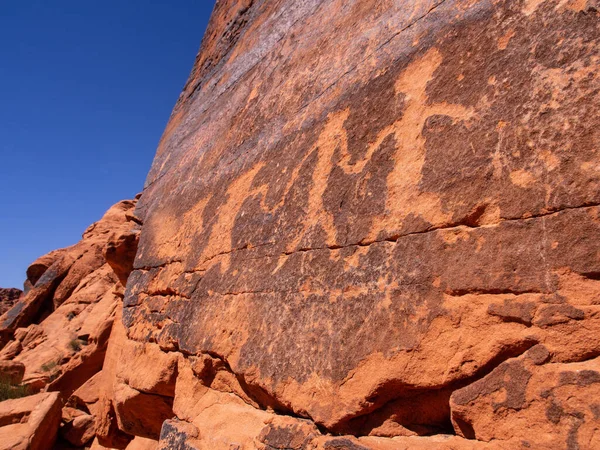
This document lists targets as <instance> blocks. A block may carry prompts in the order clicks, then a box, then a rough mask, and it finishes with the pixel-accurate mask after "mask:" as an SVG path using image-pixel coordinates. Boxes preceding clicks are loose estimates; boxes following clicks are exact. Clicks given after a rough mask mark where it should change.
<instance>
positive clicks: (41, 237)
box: [0, 0, 214, 287]
mask: <svg viewBox="0 0 600 450" xmlns="http://www.w3.org/2000/svg"><path fill="white" fill-rule="evenodd" d="M213 4H214V1H212V0H102V1H99V0H85V1H82V0H54V1H47V0H38V1H34V0H5V1H2V2H0V287H21V286H22V283H23V281H24V279H25V270H26V268H27V266H28V265H29V264H30V263H31V262H33V261H34V260H35V259H36V258H37V257H38V256H41V255H43V254H45V253H47V252H49V251H50V250H53V249H56V248H61V247H65V246H67V245H71V244H74V243H76V242H77V241H78V240H79V239H80V237H81V234H82V233H83V231H84V230H85V229H86V228H87V226H88V225H90V224H91V223H92V222H94V221H96V220H98V219H99V218H100V217H101V216H102V214H103V213H104V211H106V210H107V209H108V208H109V207H110V206H111V205H112V204H114V203H116V202H117V201H119V200H121V199H125V198H133V196H134V195H135V194H136V193H138V192H140V191H141V190H142V186H143V184H144V180H145V177H146V174H147V172H148V170H149V168H150V164H151V162H152V158H153V157H154V152H155V150H156V146H157V144H158V140H159V139H160V136H161V134H162V132H163V130H164V128H165V125H166V122H167V120H168V117H169V114H170V113H171V109H172V108H173V106H174V104H175V101H176V100H177V97H178V95H179V93H180V91H181V89H182V88H183V86H184V84H185V81H186V79H187V76H188V74H189V72H190V70H191V68H192V64H193V62H194V58H195V55H196V53H197V51H198V48H199V46H200V41H201V39H202V36H203V34H204V30H205V28H206V24H207V22H208V19H209V17H210V13H211V11H212V7H213Z"/></svg>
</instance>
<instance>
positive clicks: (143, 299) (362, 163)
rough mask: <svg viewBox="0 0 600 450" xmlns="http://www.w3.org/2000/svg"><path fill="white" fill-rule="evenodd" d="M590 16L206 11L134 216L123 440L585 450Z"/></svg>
mask: <svg viewBox="0 0 600 450" xmlns="http://www.w3.org/2000/svg"><path fill="white" fill-rule="evenodd" d="M598 6H599V5H598V2H597V1H595V0H588V1H586V0H547V1H543V0H510V1H509V0H445V1H444V0H422V1H385V0H384V1H381V0H377V1H374V0H373V1H371V0H365V1H345V0H344V1H342V0H328V1H322V0H303V1H296V0H294V1H292V0H280V1H275V0H271V1H269V0H263V1H260V0H256V1H252V0H238V1H234V0H224V1H219V2H217V5H216V8H215V11H214V13H213V17H212V19H211V23H210V25H209V27H208V30H207V32H206V36H205V38H204V41H203V44H202V48H201V51H200V53H199V54H198V57H197V59H196V64H195V66H194V69H193V71H192V74H191V76H190V79H189V81H188V83H187V85H186V87H185V89H184V91H183V93H182V95H181V97H180V99H179V101H178V103H177V105H176V107H175V109H174V111H173V114H172V116H171V120H170V122H169V124H168V126H167V129H166V131H165V133H164V136H163V138H162V140H161V143H160V146H159V149H158V151H157V155H156V159H155V161H154V164H153V166H152V170H151V172H150V175H149V177H148V181H147V185H146V188H145V191H144V195H143V197H142V198H141V200H140V202H139V204H138V206H137V210H136V211H137V215H138V216H139V217H140V218H141V219H142V220H143V222H144V225H143V227H142V232H141V236H140V243H139V249H138V252H137V256H136V260H135V264H134V271H133V272H132V274H131V276H130V277H129V280H128V283H127V291H126V294H125V300H124V312H123V321H124V325H125V327H126V332H127V335H128V338H129V340H130V341H129V343H128V344H127V346H126V347H124V349H126V348H127V347H131V350H126V351H127V354H128V355H131V357H128V358H121V359H120V360H121V361H127V364H126V367H124V368H121V369H118V370H117V372H118V373H120V374H121V375H120V379H121V380H122V385H120V386H119V388H118V390H117V391H116V392H117V393H118V394H116V398H117V400H116V403H117V404H116V408H115V410H116V412H117V416H118V417H119V416H121V422H120V427H121V429H126V430H128V432H130V433H133V434H136V435H138V436H143V437H156V433H157V425H158V422H159V420H160V419H161V418H162V417H164V416H167V415H168V414H169V408H170V407H171V400H170V399H172V405H173V406H172V408H173V412H174V413H175V415H176V417H177V418H176V419H174V420H169V421H167V422H164V424H163V425H162V435H161V436H162V438H161V444H160V445H161V446H162V447H161V448H176V446H177V445H181V447H177V448H230V447H229V446H233V447H234V448H309V447H310V446H317V447H319V446H320V447H321V448H331V449H333V448H361V449H362V448H403V446H404V447H406V448H418V446H423V447H424V448H431V447H430V446H432V445H434V446H437V447H438V448H461V447H464V448H475V447H477V446H482V445H484V446H486V447H485V448H488V447H494V448H496V447H500V448H518V447H520V446H524V447H527V446H529V447H533V448H567V447H568V448H593V447H594V446H595V445H597V443H596V441H595V440H596V439H597V436H598V432H599V431H600V419H599V415H598V410H597V407H596V406H595V401H592V398H594V392H595V389H596V386H598V382H599V381H600V379H597V377H599V376H600V372H598V371H597V369H598V368H597V364H598V362H597V360H596V359H595V358H596V357H598V355H600V340H599V339H598V336H599V333H600V309H599V308H600V296H599V294H600V276H599V274H600V257H599V256H600V239H599V237H600V206H599V205H600V156H599V154H598V148H599V146H598V144H599V140H600V127H599V125H600V123H599V120H598V117H600V111H599V108H600V101H599V100H600V98H599V89H600V81H599V79H598V72H599V70H598V69H599V57H600V45H599V44H600V39H599V38H600V18H599V13H598ZM131 342H136V343H137V344H136V345H138V346H140V348H139V349H136V350H133V348H134V346H133V344H131ZM142 347H144V350H142V349H141V348H142ZM159 350H160V351H161V352H162V356H160V352H159ZM528 352H533V353H528ZM136 355H140V356H136ZM150 355H152V356H150ZM175 355H179V356H178V358H179V359H178V362H177V370H175V369H173V368H172V364H173V361H175V360H176V358H175ZM528 355H530V356H528ZM137 357H139V358H142V360H146V358H151V359H149V360H151V361H152V363H149V364H148V367H156V377H155V378H152V379H151V377H150V376H149V375H144V379H138V378H137V377H138V376H139V370H140V369H139V367H141V366H140V365H138V363H137V362H134V363H132V361H137V360H136V358H137ZM140 364H141V363H140ZM581 371H584V372H585V373H586V374H588V373H589V375H578V374H580V373H581ZM174 379H175V380H176V381H173V380H174ZM566 380H568V381H566ZM170 383H172V384H170ZM168 386H174V393H173V392H172V391H171V392H169V389H167V387H168ZM191 399H193V401H191ZM152 402H153V404H154V405H157V407H156V409H152V408H151V407H150V403H152ZM133 404H136V405H139V407H137V408H133V407H128V406H127V405H133ZM144 410H149V411H150V410H152V411H153V413H154V414H155V417H154V416H153V417H150V415H149V414H145V413H141V412H138V413H135V411H144ZM161 411H164V414H162V413H161ZM131 414H138V415H139V416H137V417H132V416H131ZM125 418H126V419H127V420H126V421H125V422H124V421H123V419H125ZM144 421H147V422H148V423H145V422H144ZM530 427H537V428H536V429H539V430H540V432H539V433H532V432H531V429H530ZM327 433H332V434H344V435H354V436H356V437H358V438H359V439H358V440H356V439H355V438H350V437H346V438H332V437H331V436H329V437H328V436H327ZM453 434H456V435H458V436H456V437H451V438H441V437H419V436H436V435H453ZM365 436H370V437H369V438H367V437H365ZM184 442H185V443H186V444H184ZM185 445H187V447H186V446H185ZM235 445H238V446H239V447H235Z"/></svg>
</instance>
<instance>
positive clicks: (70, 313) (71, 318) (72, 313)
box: [67, 311, 77, 322]
mask: <svg viewBox="0 0 600 450" xmlns="http://www.w3.org/2000/svg"><path fill="white" fill-rule="evenodd" d="M76 316H77V314H75V313H74V312H73V311H71V312H69V314H67V319H69V322H70V321H71V320H73V319H74V318H75V317H76Z"/></svg>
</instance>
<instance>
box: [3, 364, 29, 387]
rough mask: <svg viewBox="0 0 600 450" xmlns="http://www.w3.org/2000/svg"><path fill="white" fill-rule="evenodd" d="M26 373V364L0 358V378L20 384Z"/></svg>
mask: <svg viewBox="0 0 600 450" xmlns="http://www.w3.org/2000/svg"><path fill="white" fill-rule="evenodd" d="M24 375H25V364H23V363H20V362H18V361H2V360H0V380H2V382H5V383H6V382H8V383H10V384H19V383H21V381H23V376H24Z"/></svg>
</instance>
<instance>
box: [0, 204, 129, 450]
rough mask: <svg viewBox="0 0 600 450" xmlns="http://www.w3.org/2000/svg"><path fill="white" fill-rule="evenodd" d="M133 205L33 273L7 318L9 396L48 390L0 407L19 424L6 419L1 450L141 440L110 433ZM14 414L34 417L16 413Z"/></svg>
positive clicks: (4, 369) (0, 363) (3, 324)
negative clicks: (111, 359) (114, 345)
mask: <svg viewBox="0 0 600 450" xmlns="http://www.w3.org/2000/svg"><path fill="white" fill-rule="evenodd" d="M135 203H136V201H122V202H119V203H117V204H116V205H114V206H113V207H112V208H110V209H109V210H108V212H107V213H106V214H105V215H104V217H103V218H102V219H101V220H100V221H98V222H96V223H95V224H93V225H92V226H90V227H89V228H88V229H87V230H86V231H85V233H84V234H83V238H82V240H81V241H80V242H79V243H77V244H76V245H74V246H72V247H69V248H66V249H61V250H57V251H54V252H51V253H49V254H48V255H45V256H43V257H41V258H39V259H38V260H37V261H35V262H34V263H33V264H32V265H31V266H30V267H29V269H28V270H27V281H26V283H25V284H26V286H29V289H28V290H27V292H26V293H25V295H24V296H22V297H21V298H20V299H19V300H18V301H17V302H16V303H15V304H14V306H13V307H12V308H11V309H9V310H8V311H7V312H6V313H5V314H3V315H2V316H1V317H0V335H1V336H2V342H1V344H2V346H3V348H2V349H1V350H0V378H1V382H2V383H4V384H6V386H4V385H3V391H4V390H5V391H6V394H4V393H3V395H5V396H19V395H26V394H33V393H36V392H39V391H46V392H48V394H39V396H33V397H25V398H22V399H14V400H7V401H6V402H0V410H2V408H8V410H7V411H9V412H8V413H6V414H7V415H8V416H10V417H12V419H10V420H8V419H6V420H3V419H1V417H0V449H13V448H23V449H25V448H28V449H29V448H35V449H49V448H51V446H52V445H53V442H54V440H55V438H56V436H57V435H58V437H59V443H61V445H64V444H65V443H68V444H71V445H74V446H76V447H80V446H84V445H86V444H91V441H92V440H93V439H94V437H96V436H99V437H100V438H104V439H106V440H107V441H108V442H112V441H114V442H116V443H117V444H118V445H120V447H117V448H125V446H126V445H127V444H128V443H129V441H131V440H132V439H133V438H134V436H133V435H127V434H125V433H123V432H121V431H120V430H119V429H118V428H117V427H116V425H115V426H112V427H111V423H112V422H113V421H115V419H114V412H113V410H112V409H111V403H110V398H112V397H110V398H109V399H107V395H108V394H107V393H108V392H110V393H111V394H110V395H112V377H110V378H109V376H108V375H106V374H105V371H104V370H103V367H104V366H105V364H108V363H105V357H106V354H107V351H108V349H109V347H110V345H109V342H110V341H111V340H114V338H113V337H112V336H113V335H118V333H116V332H113V328H115V326H114V322H115V320H116V321H117V325H118V326H119V327H121V328H122V325H121V309H122V298H123V292H124V286H123V284H122V283H121V281H120V280H123V281H126V279H127V275H128V274H127V273H125V272H126V270H127V268H128V267H130V266H131V265H132V263H133V257H134V256H135V252H136V249H137V239H136V237H137V236H138V234H139V219H137V218H136V217H135V216H134V215H133V209H134V207H135ZM116 256H118V258H115V257H116ZM113 267H114V268H113ZM129 270H130V269H129ZM109 373H111V374H112V372H109ZM105 379H107V380H108V379H110V380H111V382H110V383H108V381H107V382H104V380H105ZM50 392H52V395H51V397H48V395H50V394H49V393H50ZM40 396H41V397H40ZM43 396H46V397H43ZM45 398H48V399H50V398H51V399H53V400H52V401H50V400H44V399H45ZM36 399H37V400H36ZM100 400H102V402H100ZM10 402H12V403H10ZM40 402H41V404H42V405H45V404H46V403H48V408H49V409H48V411H46V410H45V409H44V410H43V411H42V410H40V411H42V412H35V411H38V410H33V409H31V408H34V406H32V405H36V404H37V403H40ZM13 405H17V406H15V407H13ZM17 407H18V408H21V409H23V408H25V409H26V408H30V409H31V410H30V411H29V412H27V411H25V409H23V411H25V412H23V413H22V414H21V413H19V414H20V415H19V414H16V413H14V414H13V413H12V412H10V411H12V410H13V409H15V408H17ZM61 408H62V414H61ZM21 409H19V411H21ZM38 409H39V408H38ZM9 413H10V414H9ZM15 414H16V415H15ZM111 414H113V416H111ZM1 415H2V414H1V412H0V416H1ZM8 416H7V417H8ZM17 416H18V417H17ZM38 416H39V417H38ZM61 416H62V419H61ZM34 418H35V420H33V419H34ZM115 423H116V422H115ZM17 424H18V425H17ZM59 426H60V430H59ZM9 437H10V439H9ZM60 448H63V447H60Z"/></svg>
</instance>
